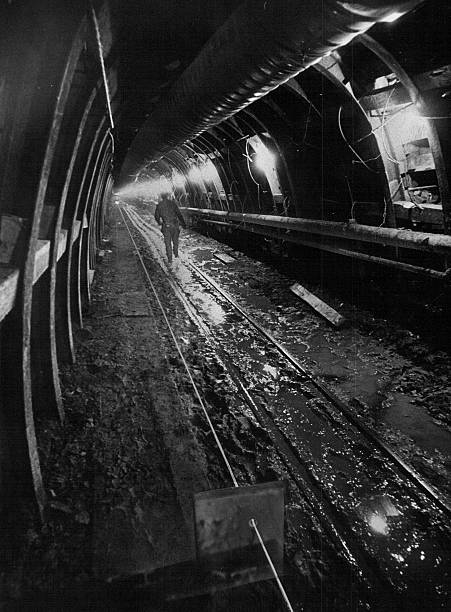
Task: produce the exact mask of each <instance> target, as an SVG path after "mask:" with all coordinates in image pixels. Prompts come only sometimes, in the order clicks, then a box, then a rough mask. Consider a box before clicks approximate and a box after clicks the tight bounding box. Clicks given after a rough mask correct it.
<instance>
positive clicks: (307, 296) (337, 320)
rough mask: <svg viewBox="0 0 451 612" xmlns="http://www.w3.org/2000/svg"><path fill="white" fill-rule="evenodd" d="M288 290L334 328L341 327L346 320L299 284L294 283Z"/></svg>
mask: <svg viewBox="0 0 451 612" xmlns="http://www.w3.org/2000/svg"><path fill="white" fill-rule="evenodd" d="M290 290H291V291H292V292H293V293H294V294H295V295H297V296H298V297H300V298H301V300H303V301H304V302H306V303H307V304H308V305H309V306H311V307H312V308H313V309H314V310H316V312H317V313H318V314H320V315H321V316H322V317H324V318H325V319H326V320H327V321H329V323H331V324H332V325H333V326H334V327H341V326H342V325H343V324H344V323H345V321H346V319H345V318H344V317H343V316H342V315H341V314H339V313H338V312H337V311H336V310H334V309H333V308H332V307H331V306H329V305H328V304H326V303H325V302H323V301H322V300H320V298H319V297H317V296H316V295H314V294H313V293H311V292H310V291H308V290H307V289H306V288H305V287H303V286H302V285H300V284H299V283H295V284H294V285H292V286H291V287H290Z"/></svg>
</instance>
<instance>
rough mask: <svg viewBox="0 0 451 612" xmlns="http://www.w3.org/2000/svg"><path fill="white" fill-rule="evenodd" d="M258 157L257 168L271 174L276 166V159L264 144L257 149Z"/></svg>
mask: <svg viewBox="0 0 451 612" xmlns="http://www.w3.org/2000/svg"><path fill="white" fill-rule="evenodd" d="M256 154H257V155H256V157H255V160H254V163H255V165H256V166H258V167H259V168H260V170H263V172H270V171H271V170H272V169H273V168H274V166H275V161H276V158H275V157H274V155H273V154H272V153H270V152H269V151H268V149H267V148H266V147H265V145H264V144H263V143H261V144H259V145H258V147H257V148H256Z"/></svg>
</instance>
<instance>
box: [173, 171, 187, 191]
mask: <svg viewBox="0 0 451 612" xmlns="http://www.w3.org/2000/svg"><path fill="white" fill-rule="evenodd" d="M171 181H172V184H173V185H174V187H175V188H176V189H177V188H178V189H181V188H182V187H184V186H185V177H184V176H183V174H179V173H178V172H174V174H173V175H172V179H171Z"/></svg>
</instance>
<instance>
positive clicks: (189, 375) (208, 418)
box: [118, 205, 294, 612]
mask: <svg viewBox="0 0 451 612" xmlns="http://www.w3.org/2000/svg"><path fill="white" fill-rule="evenodd" d="M118 208H119V212H120V213H121V216H122V219H123V221H124V224H125V227H126V228H127V232H128V235H129V236H130V240H131V241H132V243H133V246H134V248H135V251H136V254H137V255H138V258H139V261H140V262H141V266H142V268H143V270H144V273H145V275H146V277H147V280H148V282H149V285H150V288H151V289H152V292H153V294H154V296H155V299H156V300H157V303H158V306H159V308H160V310H161V313H162V315H163V317H164V320H165V322H166V325H167V328H168V330H169V332H170V334H171V336H172V339H173V341H174V344H175V346H176V348H177V352H178V354H179V355H180V358H181V360H182V362H183V365H184V367H185V370H186V373H187V374H188V377H189V379H190V382H191V386H192V387H193V389H194V393H195V394H196V397H197V399H198V401H199V404H200V405H201V408H202V410H203V412H204V414H205V418H206V419H207V422H208V425H209V426H210V430H211V432H212V434H213V437H214V439H215V442H216V444H217V446H218V448H219V451H220V453H221V455H222V458H223V459H224V463H225V465H226V467H227V470H228V472H229V474H230V477H231V479H232V482H233V486H234V487H236V488H239V487H240V485H239V484H238V481H237V479H236V477H235V474H234V473H233V470H232V467H231V465H230V463H229V461H228V459H227V456H226V454H225V450H224V448H223V446H222V444H221V441H220V440H219V437H218V435H217V433H216V430H215V428H214V426H213V423H212V421H211V419H210V417H209V415H208V411H207V408H206V407H205V404H204V402H203V400H202V397H201V395H200V392H199V390H198V388H197V385H196V383H195V382H194V379H193V377H192V375H191V371H190V369H189V366H188V364H187V362H186V359H185V357H184V355H183V353H182V350H181V348H180V344H179V343H178V340H177V338H176V336H175V334H174V331H173V329H172V327H171V324H170V323H169V320H168V317H167V315H166V311H165V309H164V307H163V304H162V303H161V300H160V298H159V296H158V293H157V291H156V289H155V285H154V284H153V282H152V280H151V278H150V275H149V272H148V270H147V268H146V266H145V264H144V260H143V258H142V256H141V253H140V252H139V249H138V245H137V244H136V242H135V239H134V238H133V236H132V233H131V231H130V228H129V227H128V224H127V221H126V220H125V216H124V213H123V212H122V208H121V206H120V205H118ZM127 216H128V217H129V218H130V221H131V222H132V223H133V220H132V219H131V217H130V215H129V213H128V212H127ZM249 526H250V527H252V528H253V529H254V531H255V533H256V534H257V538H258V541H259V543H260V546H261V547H262V549H263V552H264V554H265V557H266V560H267V561H268V564H269V566H270V568H271V571H272V573H273V575H274V578H275V580H276V583H277V586H278V588H279V591H280V593H281V595H282V597H283V600H284V601H285V603H286V606H287V608H288V610H289V611H290V612H294V609H293V606H292V605H291V602H290V600H289V599H288V595H287V594H286V591H285V589H284V586H283V584H282V582H281V580H280V578H279V574H278V573H277V569H276V567H275V566H274V563H273V562H272V559H271V556H270V554H269V552H268V549H267V548H266V545H265V543H264V541H263V538H262V536H261V534H260V531H259V530H258V527H257V522H256V521H255V519H251V520H250V521H249Z"/></svg>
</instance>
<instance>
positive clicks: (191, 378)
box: [119, 207, 239, 487]
mask: <svg viewBox="0 0 451 612" xmlns="http://www.w3.org/2000/svg"><path fill="white" fill-rule="evenodd" d="M119 211H120V213H121V215H122V219H123V220H124V223H125V227H126V228H127V231H128V233H129V236H130V239H131V241H132V242H133V246H134V247H135V251H136V254H137V255H138V258H139V260H140V262H141V265H142V267H143V270H144V272H145V274H146V276H147V280H148V281H149V285H150V288H151V289H152V292H153V294H154V296H155V299H156V300H157V303H158V306H159V308H160V310H161V313H162V315H163V317H164V320H165V323H166V325H167V327H168V330H169V332H170V334H171V336H172V339H173V340H174V344H175V346H176V348H177V351H178V354H179V355H180V359H181V360H182V362H183V365H184V367H185V370H186V373H187V374H188V377H189V379H190V382H191V385H192V387H193V389H194V393H195V394H196V397H197V399H198V401H199V404H200V405H201V408H202V410H203V412H204V414H205V418H206V419H207V421H208V425H209V426H210V429H211V433H212V434H213V437H214V439H215V442H216V444H217V446H218V448H219V451H220V453H221V455H222V458H223V459H224V463H225V464H226V467H227V470H228V472H229V474H230V477H231V479H232V482H233V486H234V487H239V484H238V481H237V479H236V478H235V474H234V473H233V470H232V468H231V466H230V463H229V460H228V459H227V457H226V454H225V451H224V448H223V447H222V444H221V442H220V440H219V438H218V435H217V433H216V431H215V428H214V427H213V423H212V422H211V420H210V417H209V415H208V412H207V409H206V407H205V404H204V401H203V399H202V397H201V395H200V393H199V390H198V388H197V385H196V383H195V382H194V379H193V377H192V375H191V371H190V369H189V367H188V364H187V363H186V360H185V357H184V355H183V353H182V349H181V348H180V345H179V343H178V340H177V338H176V337H175V334H174V331H173V329H172V327H171V324H170V323H169V320H168V317H167V315H166V311H165V309H164V307H163V304H162V303H161V300H160V298H159V296H158V293H157V291H156V289H155V286H154V284H153V282H152V280H151V278H150V275H149V272H148V271H147V268H146V266H145V264H144V261H143V258H142V257H141V253H140V252H139V250H138V246H137V244H136V242H135V239H134V238H133V236H132V233H131V232H130V228H129V227H128V225H127V221H126V220H125V217H124V213H123V212H122V209H121V208H120V207H119Z"/></svg>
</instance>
